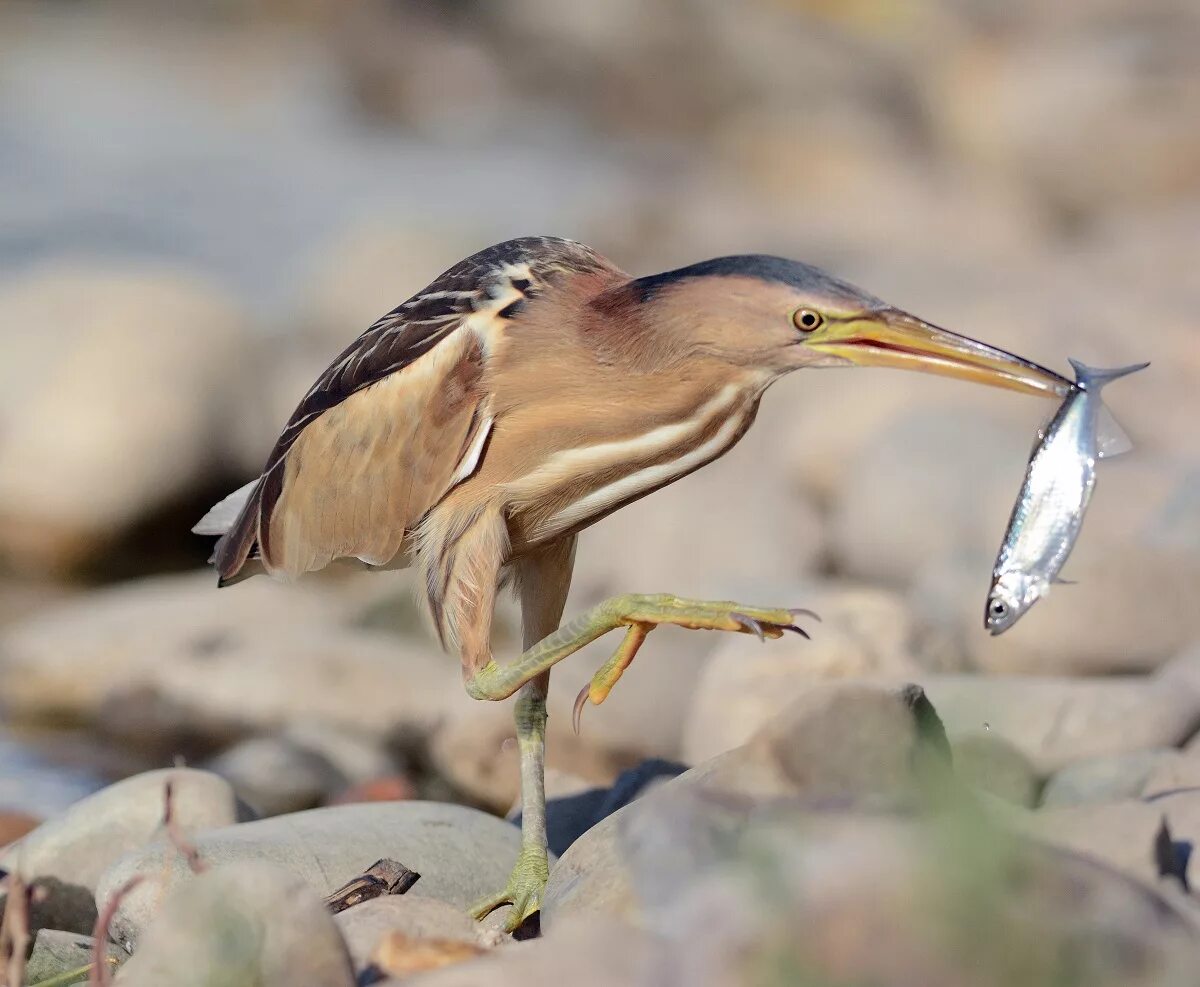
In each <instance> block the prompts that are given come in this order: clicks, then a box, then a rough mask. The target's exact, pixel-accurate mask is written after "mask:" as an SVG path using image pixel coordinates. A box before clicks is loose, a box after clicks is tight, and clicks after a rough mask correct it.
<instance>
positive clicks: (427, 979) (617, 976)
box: [377, 916, 666, 987]
mask: <svg viewBox="0 0 1200 987" xmlns="http://www.w3.org/2000/svg"><path fill="white" fill-rule="evenodd" d="M664 960H665V952H664V949H663V945H662V943H661V942H660V941H659V940H657V939H655V938H654V937H653V936H650V935H648V934H646V933H644V932H641V931H639V930H638V929H635V928H631V927H630V926H628V925H625V924H623V923H621V922H617V921H614V920H612V919H609V918H606V917H604V916H591V917H589V918H588V919H586V920H584V921H567V922H563V923H562V924H561V925H560V926H556V927H555V928H554V929H553V930H551V931H549V932H547V933H546V934H545V935H543V936H542V937H541V938H540V939H532V940H529V941H527V942H519V943H516V944H514V945H512V946H506V947H505V948H503V949H497V950H493V951H491V952H490V953H488V954H487V955H486V956H483V957H481V958H480V959H477V960H470V961H468V962H465V963H457V964H454V965H451V966H445V967H442V968H441V969H439V970H434V971H431V972H429V973H424V974H422V975H421V976H420V977H419V978H418V979H417V980H413V979H410V978H405V979H399V978H390V979H388V980H384V981H380V982H379V984H378V985H377V987H396V985H399V984H415V983H420V984H421V985H422V987H479V985H480V984H487V985H488V987H561V985H562V984H565V983H569V984H571V987H626V985H629V984H654V983H662V982H663V981H662V979H661V978H662V975H663V971H664V969H666V968H665V967H664V966H663V962H664Z"/></svg>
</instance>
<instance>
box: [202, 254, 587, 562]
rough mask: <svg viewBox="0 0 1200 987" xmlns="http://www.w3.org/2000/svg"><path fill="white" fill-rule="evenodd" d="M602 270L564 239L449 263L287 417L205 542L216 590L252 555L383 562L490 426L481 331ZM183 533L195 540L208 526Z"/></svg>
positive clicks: (484, 336) (374, 327)
mask: <svg viewBox="0 0 1200 987" xmlns="http://www.w3.org/2000/svg"><path fill="white" fill-rule="evenodd" d="M609 266H610V265H608V263H607V261H605V260H604V259H603V258H601V257H600V256H599V255H598V254H596V253H595V252H594V251H592V250H591V249H590V248H588V247H585V246H584V245H583V244H579V243H575V242H574V241H571V240H561V239H557V238H553V237H523V238H520V239H517V240H509V241H506V242H504V243H500V244H497V245H495V246H493V247H488V248H487V249H486V250H482V251H480V252H478V253H476V254H473V255H472V256H470V257H468V258H467V259H466V260H463V261H460V262H459V263H458V264H456V265H454V266H453V267H452V268H450V269H449V270H448V271H446V272H445V273H443V274H442V275H441V276H440V277H438V278H437V279H436V280H435V281H433V282H432V283H431V284H430V285H429V286H428V287H427V288H425V290H423V291H422V292H420V293H419V294H417V295H414V296H413V297H412V298H410V299H408V300H407V301H406V302H404V303H403V304H401V305H399V306H397V307H396V308H395V309H393V310H392V311H391V312H389V313H388V314H387V315H385V316H383V317H382V318H381V319H379V320H378V321H376V322H375V323H374V324H373V325H372V326H370V328H368V329H367V330H366V331H365V332H364V333H363V334H362V335H361V336H359V337H358V339H356V340H355V341H354V342H353V343H351V344H350V346H348V347H347V348H346V349H345V350H343V351H342V353H341V354H340V355H339V356H338V357H337V359H336V360H334V362H333V363H332V364H331V365H330V366H329V368H328V369H327V370H326V371H325V372H324V373H323V374H322V375H321V376H320V378H319V379H318V380H317V382H316V383H315V384H314V385H313V386H312V387H311V388H310V389H309V391H308V393H307V394H305V395H304V397H303V399H302V400H301V401H300V404H299V405H298V406H297V408H296V410H295V411H294V412H293V414H292V416H291V418H290V419H289V420H288V423H287V425H286V426H285V427H284V429H283V433H282V434H281V435H280V437H279V440H278V441H277V442H276V444H275V448H274V449H273V450H272V451H271V455H270V456H269V457H268V459H267V463H266V467H265V468H264V470H263V474H262V476H261V478H260V479H259V481H258V483H257V484H255V485H254V486H253V487H251V488H250V489H249V491H248V497H247V500H246V502H245V504H244V506H243V507H242V509H241V511H240V512H239V513H238V514H237V516H236V519H235V520H233V521H232V524H231V525H230V526H229V528H228V529H227V531H226V532H225V534H224V535H223V536H222V537H221V539H220V541H218V543H217V546H216V550H215V552H214V554H213V562H214V563H215V565H216V567H217V571H218V573H219V574H220V577H221V580H222V582H227V581H229V580H231V579H233V578H234V577H236V576H237V575H238V574H239V572H241V570H242V567H243V566H244V565H245V563H246V561H247V559H249V558H251V557H253V556H254V555H255V554H260V555H261V556H262V558H263V562H264V564H265V566H266V568H267V569H268V570H269V571H284V572H288V573H292V574H294V573H297V572H302V571H307V570H309V569H314V568H320V567H321V566H323V565H324V564H326V562H328V561H329V559H331V558H337V557H340V556H344V555H350V556H358V557H360V558H364V559H366V560H368V561H370V562H373V563H375V564H384V563H385V562H386V561H387V560H389V559H390V558H391V557H392V556H394V555H395V554H396V552H398V551H399V549H400V545H401V542H402V540H403V537H404V533H405V530H407V529H410V528H411V527H412V526H413V525H414V524H415V523H416V522H417V521H418V520H419V519H420V517H421V516H422V515H423V514H424V512H425V511H427V510H428V509H429V508H430V507H431V506H432V504H433V503H434V502H436V498H440V496H442V494H444V492H445V489H446V484H447V483H452V482H457V481H456V477H457V474H458V471H459V469H460V467H461V465H462V463H463V457H464V456H467V457H469V456H470V455H471V454H472V453H473V452H474V453H475V455H476V456H477V455H478V449H477V448H476V447H477V446H479V445H480V444H481V440H480V435H481V432H483V433H484V434H485V430H486V429H487V428H488V427H490V419H489V418H488V417H487V414H486V408H484V407H483V405H484V397H485V396H484V395H482V394H481V393H480V391H479V383H480V380H481V377H482V371H483V363H484V361H485V358H486V357H485V354H486V352H487V344H488V339H487V337H488V334H489V333H492V332H496V331H500V329H501V328H502V326H503V324H504V323H506V322H507V321H508V320H509V319H511V318H512V317H513V316H514V315H516V314H517V313H518V312H519V310H520V307H521V305H522V303H523V301H524V300H525V299H527V298H530V297H532V296H534V295H536V294H537V293H538V292H539V291H540V290H541V289H542V288H544V287H545V286H546V285H547V284H549V283H551V282H553V280H554V278H555V277H556V275H558V274H561V273H567V272H576V273H581V272H588V271H593V270H600V269H604V268H608V267H609ZM335 410H336V412H337V414H335V415H333V416H331V414H330V413H331V412H333V411H335ZM474 465H477V462H475V463H473V464H472V466H474ZM216 510H217V508H214V512H215V511H216ZM226 511H227V512H228V513H231V511H230V510H229V505H226ZM220 523H222V524H223V523H224V522H223V521H222V522H220ZM197 527H198V528H199V529H201V530H203V531H206V532H208V531H211V530H212V529H213V527H214V522H213V521H212V520H210V518H207V517H206V519H205V520H204V521H202V522H201V524H200V525H198V526H197ZM389 553H390V554H389Z"/></svg>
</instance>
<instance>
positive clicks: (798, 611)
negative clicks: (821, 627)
mask: <svg viewBox="0 0 1200 987" xmlns="http://www.w3.org/2000/svg"><path fill="white" fill-rule="evenodd" d="M788 613H790V614H791V615H792V616H793V617H812V619H813V620H815V621H816V622H817V623H818V624H819V623H821V618H820V617H819V616H818V615H817V614H815V613H813V612H812V611H811V610H805V609H804V607H795V608H794V609H792V610H789V611H788Z"/></svg>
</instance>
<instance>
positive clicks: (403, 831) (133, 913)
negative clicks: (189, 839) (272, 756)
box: [96, 802, 520, 943]
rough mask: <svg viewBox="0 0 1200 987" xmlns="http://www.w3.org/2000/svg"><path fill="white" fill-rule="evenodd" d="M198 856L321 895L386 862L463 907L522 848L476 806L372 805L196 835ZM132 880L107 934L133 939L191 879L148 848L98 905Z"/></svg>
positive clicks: (120, 869)
mask: <svg viewBox="0 0 1200 987" xmlns="http://www.w3.org/2000/svg"><path fill="white" fill-rule="evenodd" d="M194 843H195V846H196V849H197V850H198V851H199V854H200V858H201V860H203V861H204V862H205V863H207V864H209V865H211V866H214V867H216V866H221V865H224V864H241V863H245V862H248V861H252V860H261V861H265V862H267V863H271V864H275V865H276V866H279V867H282V868H284V869H285V870H287V871H288V872H289V873H291V874H293V875H294V876H295V877H297V878H298V879H299V880H301V881H303V882H304V883H305V884H307V885H308V886H309V887H311V888H313V889H314V890H315V891H317V893H318V894H321V895H325V894H328V893H329V892H331V891H333V890H335V889H336V888H338V887H340V886H341V885H342V884H344V883H345V882H346V881H348V880H350V879H351V878H352V877H355V876H357V875H358V874H360V873H362V871H363V870H365V869H366V868H367V867H369V866H370V865H371V864H373V863H374V862H375V861H376V860H378V859H379V858H381V857H391V858H392V859H394V860H398V861H400V863H402V864H404V865H405V866H406V867H409V868H410V869H412V870H415V871H416V872H417V873H419V874H420V875H421V878H420V880H419V881H417V883H416V885H415V886H414V887H413V888H412V890H410V891H409V892H408V893H407V894H408V895H411V896H415V897H422V898H424V897H428V898H437V899H440V900H443V901H447V902H449V903H450V904H452V905H454V906H456V907H458V908H465V907H467V906H468V905H469V904H470V903H471V902H472V901H474V900H475V899H476V898H479V897H482V896H483V895H484V894H489V893H492V892H495V891H497V890H499V889H500V888H502V887H504V885H505V883H506V881H507V880H508V873H509V871H510V870H511V868H512V864H513V861H514V860H515V859H516V855H517V851H518V849H519V848H520V831H519V830H518V829H517V828H516V827H515V826H512V825H510V824H509V823H507V822H505V821H504V820H503V819H497V818H496V817H494V816H489V815H488V814H486V813H483V812H479V811H478V810H476V809H469V808H466V807H465V806H460V805H446V804H441V803H436V802H391V803H389V802H375V803H364V804H359V805H340V806H333V807H330V808H325V809H311V810H309V811H307V812H298V813H293V814H291V815H286V816H275V817H273V818H271V819H262V820H258V821H256V822H250V823H245V824H243V825H240V826H231V827H227V828H225V829H220V830H215V831H210V832H208V833H204V834H201V835H199V836H198V837H197V838H196V839H195V841H194ZM135 874H139V875H143V876H144V877H145V878H146V880H145V881H143V883H142V884H140V885H139V886H138V887H136V888H135V889H134V890H133V891H132V892H131V893H130V894H129V895H128V896H127V897H126V898H125V899H124V901H123V903H122V905H121V907H120V909H119V911H118V912H117V915H116V918H115V919H114V921H113V925H112V931H111V935H112V937H113V939H114V940H115V941H118V942H126V943H128V942H132V941H134V940H136V939H137V938H138V937H139V935H140V934H141V931H142V930H143V929H144V928H145V927H146V925H147V923H148V922H149V921H150V919H151V918H152V916H153V915H154V913H155V911H156V909H157V907H158V903H159V901H160V900H161V897H162V893H163V890H164V886H165V888H171V887H173V886H175V885H176V884H179V883H186V882H187V881H188V880H189V879H190V877H191V875H190V872H189V871H188V868H187V865H186V863H185V861H183V860H182V859H180V857H179V854H177V853H173V852H170V851H169V850H167V849H166V848H163V847H147V848H145V849H143V850H141V851H138V852H135V853H132V854H129V855H128V856H126V857H124V858H122V859H121V860H120V861H118V862H117V863H116V864H115V865H113V866H112V867H111V868H109V870H108V871H107V872H106V873H105V874H104V876H103V878H102V880H101V881H100V884H99V888H98V889H97V892H96V901H97V903H98V904H101V903H103V902H105V901H107V900H108V898H109V896H110V895H111V894H112V893H113V891H114V890H115V889H117V888H119V887H120V886H121V885H122V884H124V882H125V881H126V880H128V879H129V878H130V877H132V876H133V875H135Z"/></svg>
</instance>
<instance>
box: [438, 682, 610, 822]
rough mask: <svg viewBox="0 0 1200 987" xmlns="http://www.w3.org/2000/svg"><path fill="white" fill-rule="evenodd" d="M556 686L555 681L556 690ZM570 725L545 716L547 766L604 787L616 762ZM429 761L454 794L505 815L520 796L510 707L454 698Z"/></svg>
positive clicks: (556, 717) (517, 756) (608, 781)
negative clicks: (450, 715)
mask: <svg viewBox="0 0 1200 987" xmlns="http://www.w3.org/2000/svg"><path fill="white" fill-rule="evenodd" d="M560 685H561V684H560V683H558V682H557V680H556V681H555V687H556V688H558V687H560ZM605 705H606V706H607V703H606V704H605ZM585 715H586V714H585ZM570 724H571V720H570V717H569V716H568V717H565V718H564V717H560V716H551V717H550V720H549V722H548V724H547V726H546V767H547V768H549V769H554V770H556V771H565V772H567V773H568V774H572V775H575V776H576V777H580V778H584V779H587V780H589V781H591V782H594V783H595V784H596V785H606V784H609V783H610V782H611V781H612V780H613V778H615V777H616V774H617V770H618V767H617V765H618V760H617V758H616V757H614V755H613V754H611V753H609V752H608V751H606V750H604V749H603V748H602V747H600V746H599V745H597V744H596V743H594V742H593V741H592V739H591V737H590V734H589V732H588V731H586V728H585V731H584V734H583V735H582V736H580V735H578V734H576V733H575V732H574V731H573V730H572V729H571V726H570ZM430 756H431V759H432V761H433V767H434V769H435V770H436V771H437V773H438V774H439V775H440V776H442V777H443V778H445V779H447V780H448V781H449V782H450V783H451V785H453V786H454V788H455V789H456V790H457V791H458V792H460V793H462V794H463V795H465V796H466V797H467V798H468V799H469V800H470V801H472V802H474V803H476V804H479V805H484V806H487V807H488V808H490V809H492V810H493V811H494V812H505V811H507V810H508V808H509V806H511V805H512V804H513V802H514V801H515V800H516V798H517V796H518V795H519V794H520V790H521V775H520V756H519V754H518V751H517V743H516V727H515V726H514V725H513V714H512V706H511V704H509V703H504V704H500V703H481V702H476V701H474V700H469V699H467V698H466V697H463V698H462V700H461V701H459V700H458V699H457V698H456V699H455V712H454V714H453V715H452V718H451V719H450V720H449V721H448V722H447V723H446V724H445V726H443V727H442V728H441V729H440V730H438V731H437V733H436V734H434V736H433V740H432V742H431V744H430Z"/></svg>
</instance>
